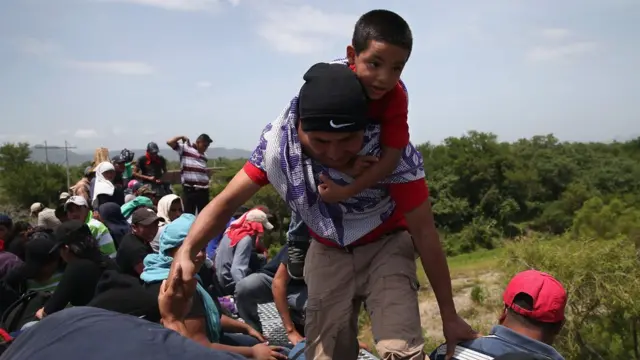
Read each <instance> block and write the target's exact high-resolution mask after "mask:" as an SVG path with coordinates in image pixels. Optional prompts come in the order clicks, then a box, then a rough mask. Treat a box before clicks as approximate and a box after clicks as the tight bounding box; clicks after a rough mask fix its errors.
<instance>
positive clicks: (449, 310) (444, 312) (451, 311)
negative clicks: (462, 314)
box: [440, 304, 458, 321]
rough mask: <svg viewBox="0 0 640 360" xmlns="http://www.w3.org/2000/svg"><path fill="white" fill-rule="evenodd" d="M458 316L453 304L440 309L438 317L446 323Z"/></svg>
mask: <svg viewBox="0 0 640 360" xmlns="http://www.w3.org/2000/svg"><path fill="white" fill-rule="evenodd" d="M457 316H458V312H457V311H456V306H455V304H450V305H445V306H441V307H440V317H441V318H442V321H447V320H448V319H452V318H455V317H457Z"/></svg>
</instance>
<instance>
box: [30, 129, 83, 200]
mask: <svg viewBox="0 0 640 360" xmlns="http://www.w3.org/2000/svg"><path fill="white" fill-rule="evenodd" d="M34 147H35V148H36V149H44V158H45V169H46V170H47V171H49V149H51V150H64V162H65V164H66V168H67V189H69V188H70V187H71V177H70V175H69V149H75V148H76V147H75V146H70V145H69V143H68V142H67V140H65V141H64V146H57V145H49V144H48V143H47V142H46V141H45V142H44V145H36V146H34Z"/></svg>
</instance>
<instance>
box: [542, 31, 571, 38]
mask: <svg viewBox="0 0 640 360" xmlns="http://www.w3.org/2000/svg"><path fill="white" fill-rule="evenodd" d="M540 35H542V37H543V38H545V39H548V40H554V41H556V40H563V39H566V38H568V37H569V36H571V31H569V29H564V28H547V29H542V30H540Z"/></svg>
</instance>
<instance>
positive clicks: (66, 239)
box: [51, 220, 92, 252]
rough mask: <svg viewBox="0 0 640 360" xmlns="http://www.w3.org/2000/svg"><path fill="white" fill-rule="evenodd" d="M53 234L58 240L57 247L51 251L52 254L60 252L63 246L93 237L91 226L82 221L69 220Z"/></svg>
mask: <svg viewBox="0 0 640 360" xmlns="http://www.w3.org/2000/svg"><path fill="white" fill-rule="evenodd" d="M53 234H54V237H55V240H56V245H55V247H54V248H53V249H51V252H54V251H56V250H58V249H59V248H60V247H61V246H63V245H69V244H73V243H77V242H81V241H83V240H85V239H87V238H91V237H92V235H91V230H90V229H89V226H88V225H87V224H85V223H84V222H82V221H80V220H69V221H65V222H63V223H62V224H60V226H58V227H57V228H56V230H55V232H54V233H53Z"/></svg>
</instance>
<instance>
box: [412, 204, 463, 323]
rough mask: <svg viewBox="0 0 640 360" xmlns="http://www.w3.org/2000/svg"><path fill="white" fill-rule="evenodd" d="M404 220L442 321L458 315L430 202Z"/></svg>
mask: <svg viewBox="0 0 640 360" xmlns="http://www.w3.org/2000/svg"><path fill="white" fill-rule="evenodd" d="M405 218H406V220H407V225H408V226H409V232H410V233H411V236H412V238H413V246H414V247H415V248H416V250H417V251H418V255H419V256H420V261H421V262H422V267H423V268H424V271H425V273H426V274H427V278H429V283H431V287H432V288H433V292H434V293H435V295H436V299H437V300H438V307H439V308H440V316H441V317H442V319H443V320H445V319H448V318H452V317H455V316H457V313H456V307H455V304H454V303H453V292H452V290H451V274H450V273H449V266H448V265H447V258H446V256H445V254H444V252H443V251H442V245H441V244H440V239H439V237H438V232H437V231H436V225H435V221H434V220H433V212H432V211H431V204H430V203H429V200H425V201H424V202H423V203H422V204H421V205H419V206H418V207H416V208H415V209H413V210H411V211H409V212H407V213H406V214H405Z"/></svg>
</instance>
